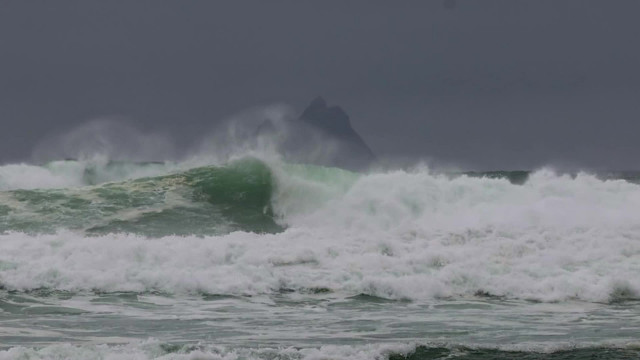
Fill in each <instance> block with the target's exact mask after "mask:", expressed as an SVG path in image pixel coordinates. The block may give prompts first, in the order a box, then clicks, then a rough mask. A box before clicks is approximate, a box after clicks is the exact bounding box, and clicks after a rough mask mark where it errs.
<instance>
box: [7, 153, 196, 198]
mask: <svg viewBox="0 0 640 360" xmlns="http://www.w3.org/2000/svg"><path fill="white" fill-rule="evenodd" d="M182 165H183V164H178V163H171V162H168V163H146V164H136V163H124V162H123V163H115V164H114V163H110V162H109V160H108V159H107V158H104V157H94V158H91V159H87V160H82V161H73V160H70V161H53V162H50V163H47V164H45V165H42V166H39V165H31V164H9V165H2V166H0V191H6V190H16V189H25V190H29V189H55V188H69V187H78V186H85V185H93V184H99V183H105V182H111V181H123V180H128V179H135V178H140V177H148V176H158V175H163V174H166V173H169V172H173V171H178V170H180V169H181V168H182V167H181V166H182ZM185 165H188V164H185Z"/></svg>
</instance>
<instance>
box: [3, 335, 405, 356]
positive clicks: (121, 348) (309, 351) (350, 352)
mask: <svg viewBox="0 0 640 360" xmlns="http://www.w3.org/2000/svg"><path fill="white" fill-rule="evenodd" d="M169 349H170V350H171V351H167V350H169ZM413 349H415V345H411V344H396V345H386V344H375V345H361V346H335V345H334V346H331V345H329V346H322V347H319V348H302V349H300V348H292V347H285V348H269V347H266V348H254V349H251V348H226V347H223V346H214V345H204V344H201V345H193V346H190V345H186V346H183V347H175V348H174V347H167V346H163V344H162V343H160V342H158V341H155V340H148V341H144V342H134V343H130V344H126V345H111V346H109V345H72V344H59V345H50V346H46V347H44V348H41V349H33V348H25V347H14V348H11V349H9V350H6V351H0V360H5V359H6V360H9V359H30V360H44V359H68V360H74V359H82V360H89V359H112V360H146V359H162V360H188V359H192V360H195V359H198V360H239V359H246V360H253V359H256V360H257V359H283V360H285V359H291V360H294V359H295V360H302V359H306V360H320V359H336V360H339V359H350V360H371V359H383V358H386V357H387V356H388V355H389V354H392V353H395V354H406V353H408V352H410V351H412V350H413Z"/></svg>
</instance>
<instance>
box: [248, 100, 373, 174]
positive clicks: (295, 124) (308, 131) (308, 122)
mask: <svg viewBox="0 0 640 360" xmlns="http://www.w3.org/2000/svg"><path fill="white" fill-rule="evenodd" d="M256 133H257V134H258V135H259V136H269V137H272V138H276V139H277V140H278V143H279V145H280V146H279V150H280V152H281V153H283V155H285V158H287V159H288V160H291V161H296V162H305V163H313V164H318V165H326V166H336V167H341V168H344V169H349V170H362V169H365V168H367V167H368V166H370V165H371V163H372V162H373V161H374V160H375V156H374V154H373V152H372V151H371V149H370V148H369V146H367V144H366V143H365V142H364V140H362V138H361V137H360V135H358V133H357V132H356V131H355V130H354V129H353V127H352V126H351V122H350V121H349V115H347V113H346V112H345V111H344V110H342V108H340V107H339V106H328V105H327V102H326V101H325V100H324V99H323V98H322V97H317V98H315V99H314V100H313V101H312V102H311V104H309V106H308V107H307V108H306V109H305V110H304V111H303V112H302V114H301V115H300V117H299V118H298V119H296V120H290V121H286V122H284V123H283V124H276V123H274V122H272V121H270V120H265V121H264V122H263V123H262V124H261V125H260V126H259V127H258V129H257V130H256Z"/></svg>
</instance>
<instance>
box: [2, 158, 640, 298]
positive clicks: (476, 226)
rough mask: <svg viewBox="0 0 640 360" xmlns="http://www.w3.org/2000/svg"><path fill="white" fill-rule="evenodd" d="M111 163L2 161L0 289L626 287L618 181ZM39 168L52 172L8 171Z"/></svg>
mask: <svg viewBox="0 0 640 360" xmlns="http://www.w3.org/2000/svg"><path fill="white" fill-rule="evenodd" d="M109 166H111V167H110V168H109ZM109 166H106V167H102V168H100V169H97V170H93V172H92V171H89V172H88V173H87V167H86V166H85V165H81V164H79V162H59V163H56V164H49V165H47V166H46V167H44V168H39V169H37V168H36V167H29V166H27V165H20V166H19V165H14V167H13V168H11V167H7V166H4V167H1V168H0V175H1V176H0V184H3V185H2V186H4V189H5V190H4V191H2V192H0V230H1V231H2V233H3V234H2V235H0V243H1V244H2V248H3V251H2V253H0V284H1V285H2V286H3V287H4V288H6V289H8V290H19V291H29V290H33V289H38V288H48V289H55V290H64V291H87V290H95V291H136V292H148V291H161V292H167V293H179V292H187V293H207V294H234V295H252V294H263V293H267V294H268V293H273V292H281V291H283V290H284V291H298V292H317V291H321V292H324V293H335V294H339V295H357V294H367V295H372V296H378V297H384V298H390V299H411V300H425V299H432V298H447V297H465V296H492V297H504V298H517V299H529V300H535V301H561V300H567V299H577V300H586V301H594V302H612V301H613V302H615V301H626V300H633V299H638V298H639V297H640V280H638V277H637V274H638V273H639V272H640V187H639V186H638V185H636V184H633V183H631V182H628V181H625V180H615V179H609V180H602V179H601V178H598V177H596V176H593V175H589V174H577V175H576V176H569V175H557V174H555V173H553V172H551V171H548V170H541V171H537V172H534V173H530V174H525V175H526V178H522V174H510V173H505V175H501V174H498V175H499V176H496V175H495V174H486V176H483V175H482V174H469V175H464V174H462V175H460V174H458V175H456V176H452V175H450V174H449V175H443V174H434V173H432V172H430V171H428V170H427V169H416V170H413V171H380V172H371V173H368V174H356V173H352V172H348V171H344V170H340V169H335V168H326V167H319V166H312V165H293V164H283V163H279V162H274V161H263V160H258V159H254V158H245V159H241V160H238V161H234V162H231V163H229V164H226V165H222V166H203V167H195V168H191V169H187V170H185V169H184V166H182V165H179V164H173V165H167V164H138V165H136V164H120V165H114V164H112V165H109ZM116 168H117V169H120V170H114V169H116ZM123 169H126V170H123ZM37 171H41V172H43V174H49V175H47V176H50V177H49V178H46V177H45V176H44V175H43V176H42V177H40V180H38V181H42V183H37V182H36V183H28V184H24V185H20V181H19V180H16V179H19V178H20V177H21V175H20V172H23V173H24V172H30V173H29V175H28V176H26V178H29V179H36V178H38V177H37V176H32V175H33V173H34V172H37ZM7 174H10V175H7ZM87 174H88V175H87ZM92 174H93V175H92ZM510 175H513V176H516V177H517V179H516V180H517V181H514V178H513V176H512V177H510ZM87 177H89V178H90V179H88V178H87ZM45 178H46V179H48V180H46V179H45ZM61 179H62V180H61ZM34 181H35V180H34Z"/></svg>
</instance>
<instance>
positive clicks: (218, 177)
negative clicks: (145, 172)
mask: <svg viewBox="0 0 640 360" xmlns="http://www.w3.org/2000/svg"><path fill="white" fill-rule="evenodd" d="M272 190H273V180H272V175H271V171H270V170H269V168H268V167H267V166H266V165H265V164H264V163H262V162H260V161H258V160H255V159H244V160H240V161H237V162H234V163H231V164H229V165H226V166H221V167H216V166H205V167H199V168H195V169H191V170H188V171H185V172H182V173H178V174H171V175H165V176H158V177H150V178H140V179H135V180H130V181H124V182H116V183H106V184H102V185H98V186H87V187H81V188H68V189H47V190H13V191H4V192H0V204H3V205H0V232H8V231H21V232H27V233H50V232H55V231H57V230H59V229H71V230H79V231H83V232H85V233H87V234H102V233H112V232H128V233H136V234H143V235H147V236H163V235H172V234H173V235H217V234H225V233H229V232H232V231H237V230H243V231H251V232H270V233H272V232H278V231H281V230H282V228H281V227H280V226H279V225H278V224H276V222H275V221H274V218H273V212H272V209H271V205H270V200H271V194H272Z"/></svg>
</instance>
